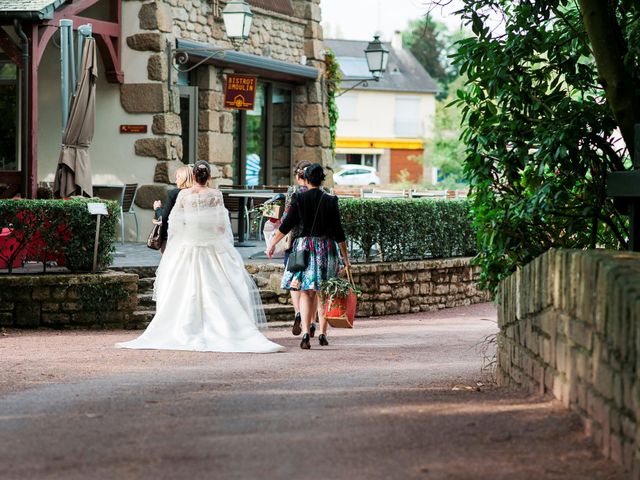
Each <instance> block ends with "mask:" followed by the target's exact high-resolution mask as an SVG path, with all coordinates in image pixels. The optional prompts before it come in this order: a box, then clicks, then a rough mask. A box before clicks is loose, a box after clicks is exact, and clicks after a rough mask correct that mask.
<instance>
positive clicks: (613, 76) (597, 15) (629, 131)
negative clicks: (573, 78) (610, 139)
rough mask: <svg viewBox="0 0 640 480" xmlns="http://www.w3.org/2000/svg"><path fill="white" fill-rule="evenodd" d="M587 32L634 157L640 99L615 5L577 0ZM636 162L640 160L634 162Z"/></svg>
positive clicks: (619, 123) (590, 0)
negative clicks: (626, 63)
mask: <svg viewBox="0 0 640 480" xmlns="http://www.w3.org/2000/svg"><path fill="white" fill-rule="evenodd" d="M578 3H579V4H580V10H581V11H582V20H583V23H584V28H585V30H586V32H587V35H588V36H589V41H590V42H591V47H592V50H593V55H594V57H595V60H596V65H597V67H598V74H599V75H600V82H601V83H602V85H603V87H604V90H605V94H606V96H607V100H608V101H609V105H611V109H612V110H613V115H614V117H615V119H616V121H617V122H618V126H619V127H620V131H621V132H622V137H623V138H624V141H625V143H626V144H627V148H628V149H629V152H630V153H631V154H632V155H633V150H634V149H633V145H634V125H635V124H636V123H640V96H639V95H638V94H637V93H636V91H638V90H637V89H636V88H634V80H633V77H632V75H631V74H630V72H629V71H628V70H627V68H626V66H625V64H624V56H625V54H626V52H627V46H626V45H625V43H624V37H623V36H622V32H621V31H620V25H619V24H618V21H617V19H616V12H615V7H614V5H615V2H609V1H603V0H578ZM634 160H635V161H636V162H638V161H640V159H634Z"/></svg>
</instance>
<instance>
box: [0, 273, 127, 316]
mask: <svg viewBox="0 0 640 480" xmlns="http://www.w3.org/2000/svg"><path fill="white" fill-rule="evenodd" d="M137 292H138V276H137V275H134V274H129V273H121V272H104V273H96V274H51V275H42V274H41V275H2V276H0V326H3V327H15V328H38V327H48V328H136V327H137V324H136V320H135V316H134V315H133V312H134V310H135V307H136V305H137Z"/></svg>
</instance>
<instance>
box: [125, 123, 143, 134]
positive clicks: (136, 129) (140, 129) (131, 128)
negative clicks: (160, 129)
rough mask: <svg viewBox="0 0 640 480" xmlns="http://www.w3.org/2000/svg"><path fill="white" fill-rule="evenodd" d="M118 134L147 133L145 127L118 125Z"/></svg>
mask: <svg viewBox="0 0 640 480" xmlns="http://www.w3.org/2000/svg"><path fill="white" fill-rule="evenodd" d="M120 133H147V126H146V125H120Z"/></svg>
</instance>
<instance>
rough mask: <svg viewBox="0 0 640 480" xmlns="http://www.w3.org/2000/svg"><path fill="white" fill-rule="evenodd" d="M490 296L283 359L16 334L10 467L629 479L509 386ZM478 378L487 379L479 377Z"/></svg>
mask: <svg viewBox="0 0 640 480" xmlns="http://www.w3.org/2000/svg"><path fill="white" fill-rule="evenodd" d="M495 330H496V325H495V309H494V308H493V307H492V306H491V305H489V304H484V305H476V306H472V307H465V308H456V309H450V310H444V311H440V312H434V313H431V314H416V315H403V316H396V317H385V318H384V319H376V320H366V321H359V322H358V324H357V328H356V329H354V330H349V331H347V330H341V331H336V330H334V331H331V332H330V337H329V340H330V342H331V345H330V346H329V347H325V348H320V347H319V346H317V343H316V342H315V341H314V343H313V344H312V350H311V351H302V350H300V349H299V348H298V341H299V339H298V338H294V337H292V336H291V335H290V333H289V332H288V331H287V330H284V329H279V330H271V331H269V332H268V336H269V337H270V338H271V339H273V340H274V341H277V342H280V343H282V344H284V345H286V346H287V347H288V348H289V350H288V351H287V352H286V353H281V354H272V355H250V354H249V355H246V354H212V353H192V352H166V351H164V352H161V351H129V350H117V349H114V348H113V344H114V343H115V342H116V341H122V340H128V339H130V338H133V337H134V336H135V335H136V333H135V332H124V331H116V332H112V331H110V332H93V331H89V332H88V331H80V332H52V331H35V332H33V331H15V330H11V331H6V332H5V333H4V335H2V336H0V367H1V368H0V478H2V479H14V478H15V479H21V480H24V479H40V478H48V479H49V478H51V479H54V478H55V479H58V478H59V479H87V478H89V479H93V478H105V479H107V478H118V479H120V478H125V479H126V478H132V479H136V478H154V479H165V478H166V479H181V478H194V479H196V478H198V479H199V478H202V479H224V480H228V479H254V478H261V479H343V478H344V479H346V478H349V479H365V478H366V479H405V478H406V479H414V478H416V479H485V478H486V479H492V480H495V479H507V478H508V479H510V480H513V479H536V480H537V479H580V480H584V479H589V480H591V479H616V480H617V479H621V480H622V479H625V478H627V476H625V475H624V474H623V472H621V471H620V470H618V469H617V467H615V466H614V465H612V464H611V463H610V462H608V461H605V460H604V459H602V457H601V456H600V455H599V454H597V452H596V451H595V449H594V448H593V447H592V446H591V444H590V443H589V442H588V441H587V440H586V439H585V437H584V436H583V435H582V429H581V426H580V422H579V421H578V419H577V418H576V417H575V416H574V415H573V414H571V413H569V412H566V411H564V410H563V409H562V408H561V407H560V406H559V405H557V403H555V402H553V401H551V400H549V399H540V398H529V397H526V396H524V395H522V394H518V393H513V392H509V391H505V390H501V389H498V388H495V387H493V386H491V385H490V383H489V382H488V380H487V378H486V375H485V374H483V373H482V372H481V367H482V355H481V353H480V350H479V347H478V345H479V344H480V342H481V341H482V339H483V338H484V337H486V336H487V335H491V334H492V333H494V332H495ZM478 382H481V386H480V387H479V388H476V387H477V384H478Z"/></svg>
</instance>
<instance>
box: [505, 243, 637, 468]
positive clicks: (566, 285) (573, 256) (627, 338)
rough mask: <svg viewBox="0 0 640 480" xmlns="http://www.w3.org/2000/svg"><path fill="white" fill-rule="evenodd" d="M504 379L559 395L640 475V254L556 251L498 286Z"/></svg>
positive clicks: (610, 454) (613, 455)
mask: <svg viewBox="0 0 640 480" xmlns="http://www.w3.org/2000/svg"><path fill="white" fill-rule="evenodd" d="M499 304H500V306H499V309H498V323H499V327H500V334H499V338H498V380H499V382H500V383H501V384H503V385H512V386H518V387H524V388H527V389H529V390H532V391H539V392H540V393H544V392H545V391H548V392H552V393H553V395H554V396H555V397H556V398H558V399H559V400H561V401H562V403H563V404H564V405H565V406H567V407H570V408H572V409H574V410H576V411H577V412H579V413H580V414H581V416H582V418H583V419H584V423H585V427H586V431H587V433H588V434H589V435H591V436H592V437H593V439H594V441H595V442H596V443H597V444H598V445H599V446H600V447H601V448H602V451H603V452H604V454H605V455H606V456H607V457H610V458H612V459H613V460H615V461H616V462H619V463H621V464H623V465H624V466H625V467H626V468H628V469H629V470H630V471H632V472H633V474H632V475H633V476H632V477H631V476H630V478H634V479H639V478H640V448H639V447H640V441H639V440H640V430H639V429H638V426H637V423H636V422H637V418H638V414H640V391H639V390H638V387H639V383H638V372H639V367H640V365H639V363H638V362H640V355H638V353H640V352H639V350H640V344H639V343H638V342H639V341H640V335H639V333H640V332H639V329H640V254H636V253H627V252H608V251H595V250H591V251H574V250H551V251H549V252H547V253H545V254H544V255H542V256H540V257H538V258H537V259H536V260H535V261H533V262H531V263H530V264H528V265H527V266H525V267H524V268H522V269H519V270H518V271H517V272H516V273H514V274H513V275H511V276H510V277H509V278H507V279H505V280H504V281H503V282H502V283H501V285H500V291H499Z"/></svg>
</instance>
